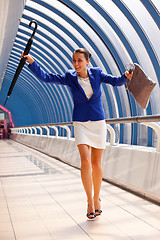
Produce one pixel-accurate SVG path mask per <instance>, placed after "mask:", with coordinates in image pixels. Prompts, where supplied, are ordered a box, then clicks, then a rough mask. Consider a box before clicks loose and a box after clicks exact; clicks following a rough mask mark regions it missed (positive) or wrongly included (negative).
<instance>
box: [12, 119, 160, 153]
mask: <svg viewBox="0 0 160 240" xmlns="http://www.w3.org/2000/svg"><path fill="white" fill-rule="evenodd" d="M157 122H160V115H153V116H140V117H124V118H112V119H107V120H106V128H107V130H108V131H109V133H110V145H111V146H113V145H115V130H114V128H113V127H112V126H111V125H110V124H121V123H138V124H143V125H145V126H147V127H151V128H152V129H153V130H154V131H155V133H156V135H157V145H156V151H157V152H160V125H159V124H158V123H157ZM72 125H73V122H65V123H54V124H52V123H48V124H39V125H30V126H22V127H15V128H12V129H11V133H12V134H14V133H16V134H26V135H30V136H41V137H55V138H59V137H60V136H59V131H58V127H59V128H63V129H65V130H66V131H67V139H71V131H70V128H69V127H68V126H72ZM43 129H45V130H46V131H47V134H46V135H44V134H43ZM50 129H53V130H54V131H55V136H52V135H51V134H50ZM37 130H39V132H40V134H38V133H37Z"/></svg>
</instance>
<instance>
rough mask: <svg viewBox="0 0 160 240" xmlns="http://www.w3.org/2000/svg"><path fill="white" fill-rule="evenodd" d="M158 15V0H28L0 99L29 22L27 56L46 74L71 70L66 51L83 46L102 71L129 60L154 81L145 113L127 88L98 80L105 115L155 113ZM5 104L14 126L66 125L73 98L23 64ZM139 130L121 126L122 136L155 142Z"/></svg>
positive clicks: (159, 75)
mask: <svg viewBox="0 0 160 240" xmlns="http://www.w3.org/2000/svg"><path fill="white" fill-rule="evenodd" d="M159 15H160V1H159V0H134V1H131V0H119V1H117V0H106V1H104V0H81V1H77V0H28V1H26V4H25V7H24V11H23V15H22V18H21V21H20V24H19V27H18V31H17V35H16V37H15V40H14V43H13V48H12V50H11V54H10V57H9V60H8V63H7V68H6V71H5V74H4V76H3V84H2V83H1V85H2V87H1V92H0V104H1V105H3V104H4V102H5V99H6V96H7V92H8V89H9V86H10V84H11V81H12V79H13V76H14V73H15V71H16V68H17V66H18V63H19V60H20V56H21V53H22V52H23V50H24V48H25V45H26V43H27V41H28V39H29V38H30V36H31V34H32V31H33V28H31V29H30V28H29V26H28V25H29V22H30V21H31V20H33V19H34V20H36V21H37V23H38V28H37V31H36V34H35V37H34V41H33V44H32V47H31V51H30V54H31V55H32V56H33V58H34V59H36V60H37V62H38V63H40V65H41V66H42V68H43V69H44V70H46V71H47V72H55V73H60V74H63V73H64V72H65V71H66V70H67V69H68V68H73V67H72V52H73V51H74V50H75V49H76V48H79V47H85V48H87V49H88V50H89V51H90V52H91V53H92V58H91V63H90V66H99V67H101V68H102V69H103V71H104V72H106V73H109V74H113V75H116V76H119V75H120V74H122V73H123V72H124V71H125V67H126V65H127V64H128V63H138V64H140V65H141V66H142V68H143V69H144V71H145V72H146V73H147V74H148V75H149V76H150V77H151V78H152V79H153V80H154V81H155V82H156V83H157V84H156V87H155V89H154V90H153V92H152V95H151V98H150V102H149V105H148V107H147V109H145V110H143V109H142V108H140V107H139V106H138V105H137V103H136V102H135V101H134V99H133V97H132V96H131V95H130V94H129V93H128V91H127V90H126V88H125V86H122V87H118V88H113V87H112V86H110V85H106V84H103V85H102V89H103V97H102V101H103V106H104V109H105V114H106V118H112V117H125V116H137V115H138V116H139V115H151V114H158V113H160V94H159V83H160V48H159V41H158V39H160V31H159V28H160V17H159ZM10 27H11V28H12V26H10ZM6 107H7V108H8V109H10V111H11V112H12V116H13V120H14V123H15V125H16V126H22V125H31V124H40V123H51V122H52V123H53V122H69V121H71V119H72V108H73V101H72V97H71V93H70V90H69V88H68V87H66V86H57V85H51V84H50V85H49V84H45V83H42V82H41V81H39V80H38V79H37V78H36V77H35V76H34V75H33V74H32V73H31V72H30V71H29V69H28V67H27V63H26V64H25V67H24V68H23V70H22V72H21V74H20V76H19V78H18V81H17V83H16V85H15V88H14V90H13V92H12V94H11V96H10V98H9V99H8V101H7V104H6ZM117 131H119V127H118V126H117ZM121 132H122V131H121ZM139 132H143V134H142V135H143V136H142V137H141V139H138V137H137V136H138V135H139V134H140V133H139ZM131 135H132V137H131ZM145 135H146V128H145V129H144V128H143V127H139V128H138V129H137V126H134V130H133V127H131V125H128V124H127V125H123V133H122V134H120V141H121V142H128V141H132V142H133V143H137V142H138V141H139V142H140V141H147V142H149V141H152V140H153V136H152V132H149V131H148V138H147V139H146V138H145ZM144 138H145V140H144ZM128 139H129V140H128ZM130 139H132V140H130ZM149 139H151V140H149Z"/></svg>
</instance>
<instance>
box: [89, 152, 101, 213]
mask: <svg viewBox="0 0 160 240" xmlns="http://www.w3.org/2000/svg"><path fill="white" fill-rule="evenodd" d="M102 153H103V149H96V148H92V150H91V163H92V179H93V187H94V204H95V209H96V210H100V207H101V206H100V201H99V194H100V189H101V184H102V167H101V160H102Z"/></svg>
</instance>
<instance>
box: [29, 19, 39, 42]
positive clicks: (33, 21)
mask: <svg viewBox="0 0 160 240" xmlns="http://www.w3.org/2000/svg"><path fill="white" fill-rule="evenodd" d="M32 23H34V24H35V27H34V30H33V33H32V36H31V38H33V37H34V34H35V32H36V30H37V26H38V25H37V22H36V21H35V20H32V21H31V22H30V23H29V27H31V25H32Z"/></svg>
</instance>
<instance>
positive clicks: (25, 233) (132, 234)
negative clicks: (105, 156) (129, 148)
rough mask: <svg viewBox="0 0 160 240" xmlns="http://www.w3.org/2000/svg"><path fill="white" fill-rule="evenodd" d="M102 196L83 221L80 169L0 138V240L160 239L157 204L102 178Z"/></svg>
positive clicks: (85, 205)
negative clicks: (95, 212) (97, 210)
mask: <svg viewBox="0 0 160 240" xmlns="http://www.w3.org/2000/svg"><path fill="white" fill-rule="evenodd" d="M101 199H102V209H103V214H102V216H100V217H97V218H96V219H95V220H94V221H89V220H87V218H86V207H87V204H86V198H85V194H84V191H83V188H82V184H81V180H80V171H79V170H77V169H75V168H72V167H70V166H68V165H66V164H64V163H62V162H59V161H57V160H56V159H53V158H51V157H48V156H46V155H44V154H42V153H39V152H36V151H35V150H33V149H30V148H28V147H25V146H23V145H21V144H19V143H16V142H13V141H11V140H6V141H3V140H0V240H68V239H70V240H90V239H93V240H102V239H103V240H131V239H133V240H159V239H160V207H158V206H156V205H154V204H152V203H150V202H147V201H144V200H143V199H141V198H138V197H136V196H134V195H132V194H130V193H128V192H125V191H123V190H121V189H119V188H116V187H114V186H112V185H110V184H108V183H106V182H103V184H102V192H101Z"/></svg>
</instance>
